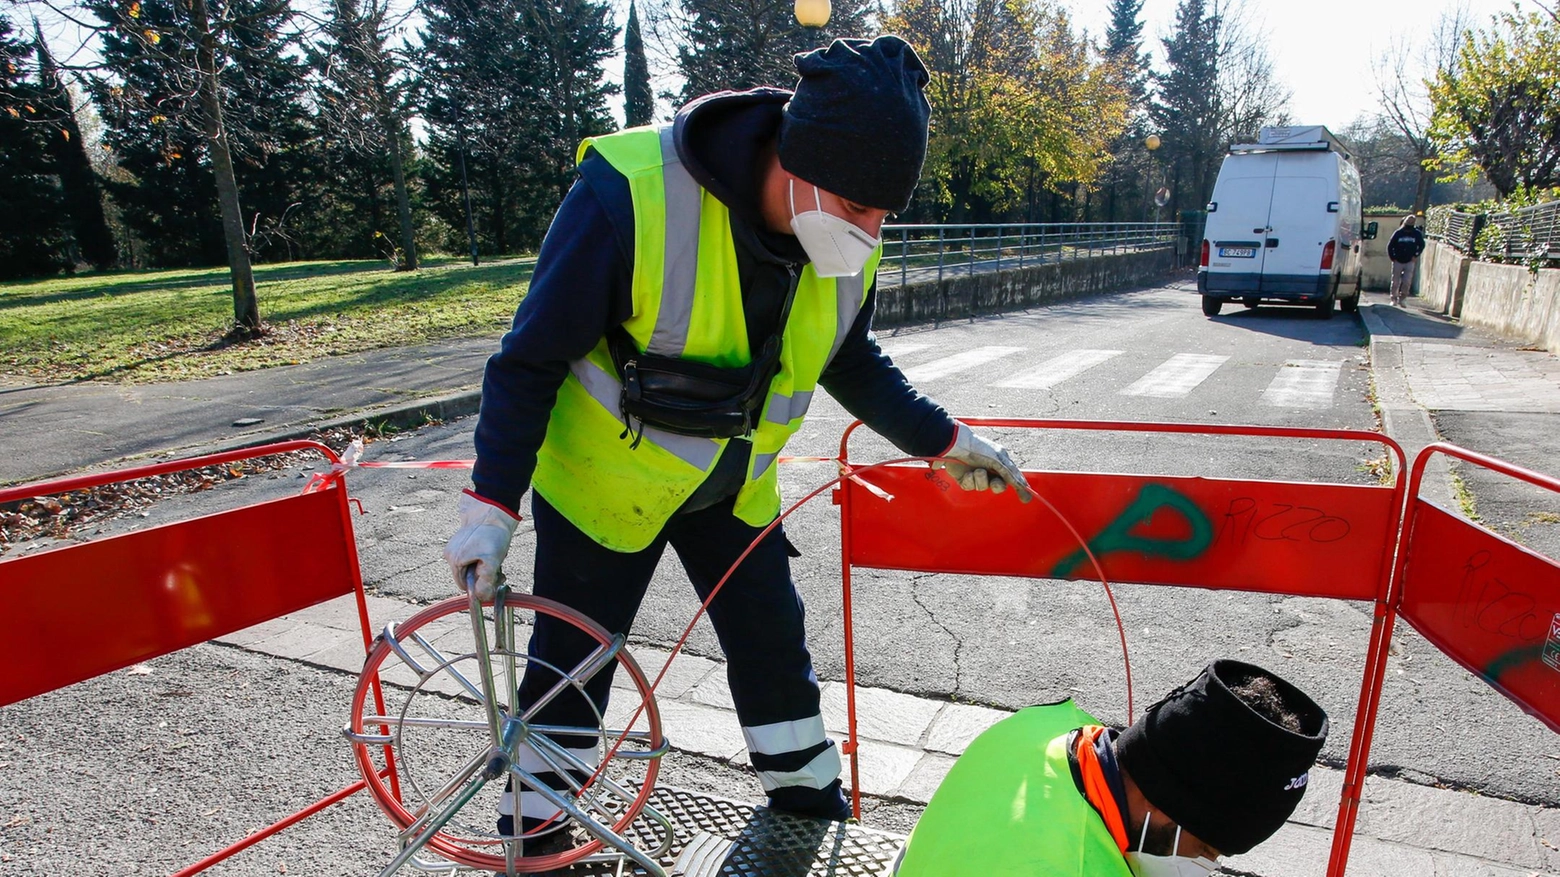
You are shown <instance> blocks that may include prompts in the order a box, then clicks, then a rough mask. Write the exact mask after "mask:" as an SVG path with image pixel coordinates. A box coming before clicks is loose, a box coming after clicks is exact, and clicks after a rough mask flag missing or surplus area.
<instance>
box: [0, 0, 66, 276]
mask: <svg viewBox="0 0 1560 877" xmlns="http://www.w3.org/2000/svg"><path fill="white" fill-rule="evenodd" d="M31 55H32V47H31V46H29V45H27V44H26V43H24V42H22V41H21V40H19V39H16V38H15V37H13V36H12V35H11V22H10V21H9V20H8V19H6V18H5V17H4V16H0V278H6V279H8V278H13V277H31V276H37V275H43V274H53V273H55V272H56V271H59V270H60V269H61V268H68V267H69V260H68V259H67V256H66V251H67V249H68V248H69V246H70V232H69V230H68V229H67V228H66V225H65V222H64V200H63V198H62V197H61V192H60V188H59V184H58V179H57V177H56V176H55V175H54V173H53V168H52V166H51V165H52V163H51V162H50V160H49V153H48V146H47V144H46V142H45V134H46V132H47V131H48V130H49V129H48V127H47V126H46V125H43V124H40V123H39V120H38V115H39V105H40V104H42V103H43V100H42V99H43V97H44V95H42V94H41V93H40V92H39V89H38V88H37V87H36V86H35V85H33V84H32V83H29V82H27V81H26V78H25V77H26V72H25V71H26V67H27V59H28V58H29V57H30V56H31Z"/></svg>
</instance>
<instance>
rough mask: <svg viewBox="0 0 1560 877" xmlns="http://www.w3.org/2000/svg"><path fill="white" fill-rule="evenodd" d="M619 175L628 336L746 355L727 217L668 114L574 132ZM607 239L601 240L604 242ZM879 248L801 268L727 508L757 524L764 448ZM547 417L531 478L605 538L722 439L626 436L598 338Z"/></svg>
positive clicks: (733, 359)
mask: <svg viewBox="0 0 1560 877" xmlns="http://www.w3.org/2000/svg"><path fill="white" fill-rule="evenodd" d="M587 149H594V150H595V151H596V153H597V154H598V155H600V156H601V157H602V158H603V159H605V160H606V161H607V162H608V163H609V164H611V165H612V167H614V168H616V169H617V170H618V172H620V173H622V174H623V176H624V177H626V178H627V179H628V185H629V191H630V193H631V195H632V198H633V205H634V268H633V285H632V299H633V315H632V316H631V317H630V318H629V319H628V321H627V322H625V323H624V324H623V327H624V328H625V329H626V330H627V331H628V334H629V335H630V336H632V338H633V339H634V343H635V344H637V345H638V347H639V349H640V350H642V351H645V352H648V353H654V354H659V355H661V356H675V357H680V358H682V359H687V360H692V361H695V362H701V363H706V364H709V365H715V366H721V367H726V368H733V367H740V366H744V365H747V364H748V363H750V362H751V361H752V356H753V352H754V350H753V348H757V347H761V346H762V344H763V340H764V339H762V338H757V339H749V338H748V337H747V328H746V324H745V321H744V318H743V311H742V288H741V283H740V281H739V279H738V272H737V255H736V244H735V242H734V241H733V239H732V235H731V216H730V214H729V212H728V211H727V209H726V206H725V205H724V204H722V203H721V202H720V200H719V199H717V198H715V196H713V195H711V194H710V193H709V192H707V191H705V190H704V189H703V188H702V187H701V186H699V184H698V183H697V182H695V181H694V179H693V177H692V176H690V175H689V173H688V171H687V170H686V169H685V168H684V167H683V166H682V163H681V161H680V160H679V159H678V157H677V150H676V148H675V147H674V145H673V142H672V128H671V126H670V125H667V126H665V127H661V128H654V127H646V128H631V129H628V130H626V131H621V132H619V133H616V134H609V135H606V136H603V137H592V138H590V139H587V140H586V141H585V142H584V143H582V144H581V145H580V150H579V159H580V160H583V159H584V157H585V151H586V150H587ZM604 245H605V244H604ZM881 256H882V249H881V248H879V250H878V251H877V252H875V253H873V255H872V257H871V258H870V259H869V260H868V261H867V267H866V269H865V270H864V271H863V272H862V273H861V274H859V275H857V276H855V277H841V278H838V279H831V278H820V277H818V276H817V275H816V274H815V273H814V272H813V269H812V266H811V265H807V266H805V267H803V268H802V269H801V270H800V277H799V279H798V281H797V283H798V285H797V290H796V297H795V300H794V301H793V303H792V305H791V315H790V318H789V319H788V320H787V321H786V325H785V328H784V332H783V334H782V336H781V344H782V349H781V353H780V366H779V370H778V372H777V373H776V374H775V377H774V379H773V380H772V381H771V382H770V385H769V389H768V396H767V398H766V399H765V400H764V407H763V413H762V415H761V417H760V419H759V424H758V427H757V428H756V429H755V430H754V431H753V433H752V435H751V436H749V439H750V440H751V441H752V443H753V452H752V454H751V455H750V456H749V462H748V471H747V478H746V481H745V483H744V484H743V486H742V489H741V490H740V491H739V492H738V494H737V499H736V507H735V514H736V516H737V517H738V518H740V519H742V520H743V521H744V522H746V523H748V524H751V525H752V526H755V527H762V526H764V525H766V524H768V523H769V522H770V521H772V520H774V518H775V516H776V515H777V514H779V511H780V488H779V482H778V480H777V479H776V476H775V460H776V458H777V457H778V456H779V454H780V450H781V448H783V447H784V446H785V443H786V440H787V439H789V438H790V437H791V434H792V433H794V432H796V430H797V428H798V427H800V426H801V424H802V418H803V416H804V415H805V414H806V412H807V407H808V405H809V404H810V403H811V401H812V396H813V392H814V391H815V390H816V389H817V384H818V376H819V375H821V374H822V373H823V369H824V367H825V366H826V365H828V363H829V360H830V359H832V358H833V357H834V354H835V353H836V352H837V351H838V350H839V348H840V345H841V344H842V343H843V342H844V340H845V336H846V333H848V332H849V331H850V328H851V325H852V324H853V323H854V322H855V320H856V316H857V315H858V314H859V313H860V312H861V308H862V306H863V305H864V304H865V303H866V298H867V290H868V289H870V288H871V287H872V281H873V278H874V276H875V275H876V272H877V265H878V261H879V259H880V258H881ZM569 372H570V373H569V376H568V378H567V379H565V381H564V383H563V386H562V387H561V388H560V389H559V391H558V400H557V402H556V403H555V404H554V406H553V409H552V415H551V419H550V420H549V421H548V423H547V437H546V439H545V440H544V441H543V443H542V447H541V449H540V450H539V451H538V453H537V461H536V474H535V476H534V477H533V478H532V484H533V485H534V486H535V488H536V491H537V493H539V494H541V495H542V496H543V497H544V498H546V500H547V502H548V503H550V504H551V505H552V506H553V507H554V508H556V509H558V510H559V511H560V512H561V513H562V514H563V515H564V517H566V518H568V519H569V521H570V522H571V523H573V524H574V525H575V526H576V527H579V528H580V529H581V530H582V531H584V532H585V533H587V534H589V535H590V536H591V538H593V539H595V540H596V541H597V542H599V543H601V544H602V545H604V546H606V547H607V548H611V549H613V550H614V551H625V552H627V551H639V550H640V549H643V548H645V547H646V546H648V545H649V544H650V543H651V542H652V541H653V540H654V539H655V537H656V534H658V533H659V532H660V531H661V528H662V527H663V526H664V525H665V524H666V522H667V520H668V519H670V518H671V516H672V514H673V513H674V512H676V511H677V509H678V508H679V507H681V506H682V504H683V501H684V500H686V499H687V498H688V497H689V496H690V495H691V494H692V493H693V491H694V490H695V489H696V488H697V487H698V486H699V484H700V483H701V482H703V481H704V479H705V477H706V476H707V475H708V474H709V473H710V471H711V470H712V469H714V467H715V462H716V460H717V459H718V458H719V456H720V453H721V451H722V450H723V449H724V448H725V445H726V442H727V441H728V440H727V439H709V438H699V437H695V436H685V435H678V434H675V433H672V432H668V431H665V430H661V429H656V428H654V427H649V428H646V429H645V430H644V436H643V438H642V440H641V441H640V442H639V444H638V447H633V442H632V441H631V440H630V439H629V438H627V437H625V436H624V426H625V424H624V422H623V419H622V414H621V410H620V401H621V393H622V384H621V382H620V380H619V376H618V373H617V369H616V367H615V366H614V365H613V363H612V356H611V354H610V352H609V350H608V346H607V340H606V339H605V338H603V339H602V340H601V341H600V342H599V343H597V345H596V347H595V349H594V350H592V351H591V352H590V353H589V354H587V355H586V356H585V358H583V359H580V360H576V361H574V362H572V363H570V367H569Z"/></svg>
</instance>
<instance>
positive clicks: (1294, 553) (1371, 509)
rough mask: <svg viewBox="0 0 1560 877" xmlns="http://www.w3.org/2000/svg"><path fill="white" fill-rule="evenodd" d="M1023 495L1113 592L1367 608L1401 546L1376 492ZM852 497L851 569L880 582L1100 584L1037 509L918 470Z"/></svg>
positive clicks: (1215, 485)
mask: <svg viewBox="0 0 1560 877" xmlns="http://www.w3.org/2000/svg"><path fill="white" fill-rule="evenodd" d="M1027 474H1028V475H1029V484H1030V486H1031V487H1032V488H1033V489H1034V490H1035V492H1036V493H1038V494H1040V495H1041V496H1043V497H1045V498H1046V499H1047V500H1049V501H1050V502H1051V503H1052V504H1053V505H1054V506H1056V509H1057V511H1058V512H1060V513H1061V515H1062V516H1063V517H1065V518H1066V519H1067V520H1068V521H1071V522H1072V524H1073V526H1074V527H1076V528H1077V529H1078V531H1079V533H1080V534H1081V535H1082V536H1083V537H1084V538H1085V539H1087V540H1088V543H1089V547H1090V549H1091V550H1092V551H1093V552H1094V554H1095V556H1096V557H1098V558H1099V560H1100V564H1101V565H1102V566H1103V567H1104V569H1105V575H1106V576H1107V577H1108V578H1109V579H1110V581H1112V582H1135V583H1143V584H1157V585H1178V586H1182V587H1194V588H1213V589H1233V590H1241V591H1259V592H1264V593H1274V594H1292V595H1296V596H1307V597H1334V598H1339V599H1346V600H1373V599H1375V598H1376V595H1377V593H1378V591H1379V590H1380V588H1381V574H1382V569H1383V565H1384V564H1385V563H1386V562H1387V560H1388V559H1389V558H1390V557H1391V551H1392V545H1393V542H1394V540H1395V537H1396V525H1397V515H1396V512H1397V507H1398V504H1399V499H1398V497H1399V494H1398V492H1397V491H1396V490H1392V489H1389V488H1382V487H1370V486H1357V485H1344V484H1308V483H1298V482H1282V481H1277V482H1275V481H1243V480H1235V479H1219V478H1180V477H1166V476H1150V475H1103V474H1092V473H1073V472H1030V473H1027ZM860 477H861V478H862V479H863V480H865V481H867V482H869V483H871V484H873V485H874V486H877V487H879V488H881V489H883V490H884V491H886V492H888V493H889V494H891V495H892V496H893V499H892V501H889V500H885V499H882V498H880V497H878V496H875V495H873V494H872V493H871V492H870V491H868V490H867V489H866V488H864V487H862V486H861V485H859V484H853V483H849V487H848V488H847V489H848V490H850V491H851V492H852V497H851V501H850V502H849V503H848V504H847V505H846V513H847V514H848V516H849V522H848V524H847V526H848V527H849V528H850V531H851V537H850V562H851V563H852V564H854V565H856V566H862V567H875V568H879V569H911V570H918V571H924V572H949V573H967V574H977V575H1005V576H1027V577H1031V578H1055V579H1097V578H1098V577H1099V576H1098V573H1097V572H1096V571H1095V570H1094V569H1093V566H1092V564H1091V563H1090V562H1089V560H1088V558H1087V556H1086V555H1085V554H1084V552H1083V550H1082V549H1081V548H1080V547H1079V545H1078V541H1077V539H1075V538H1074V537H1073V535H1072V533H1071V532H1070V531H1069V530H1068V529H1066V528H1065V527H1064V526H1063V525H1062V523H1061V522H1060V521H1059V520H1057V516H1056V514H1054V513H1053V512H1052V511H1051V510H1050V509H1049V508H1047V507H1046V506H1045V505H1043V504H1041V503H1039V502H1032V503H1029V504H1028V505H1021V504H1020V503H1019V501H1018V498H1017V496H1015V495H1012V494H1008V495H1006V496H1003V497H1001V498H1000V499H999V500H998V501H996V502H993V501H992V499H991V497H990V496H989V495H981V494H977V493H971V492H966V491H963V490H960V489H958V487H957V485H955V484H954V483H953V481H952V479H950V478H949V477H948V475H947V474H946V473H943V472H940V471H933V470H931V469H928V468H927V467H925V466H923V465H919V464H913V463H912V464H906V465H903V466H889V467H883V468H881V469H875V470H873V471H871V472H866V473H863V474H862V475H861V476H860Z"/></svg>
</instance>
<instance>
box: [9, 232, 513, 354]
mask: <svg viewBox="0 0 1560 877" xmlns="http://www.w3.org/2000/svg"><path fill="white" fill-rule="evenodd" d="M534 262H535V260H534V259H509V260H504V261H498V262H493V263H489V264H484V265H481V266H479V267H472V266H471V265H469V264H465V263H461V262H457V261H456V260H454V259H442V260H441V259H431V260H427V261H426V262H425V267H424V268H423V269H422V270H420V271H416V272H412V273H404V274H402V273H396V272H394V271H391V270H389V269H387V268H386V267H385V266H384V263H383V262H379V261H352V262H290V263H285V264H280V265H258V266H256V267H255V289H256V296H257V297H258V298H259V301H260V316H261V318H262V319H263V320H264V321H265V323H266V325H267V326H268V327H269V329H270V331H269V333H268V334H266V335H265V336H264V337H261V338H259V339H256V340H253V341H246V342H241V343H232V344H230V343H227V342H225V341H224V340H223V339H224V336H225V335H226V334H227V332H228V330H229V329H231V328H232V325H233V292H232V286H231V284H230V282H229V280H228V272H227V269H226V268H199V269H187V270H173V271H125V272H112V273H104V274H86V275H79V276H76V277H57V278H50V279H47V280H35V281H20V282H9V283H0V371H3V372H10V373H13V374H21V375H27V376H29V377H34V378H44V379H48V380H52V381H65V380H81V379H87V380H106V381H120V382H126V383H146V382H151V381H176V380H187V379H190V378H202V377H210V376H212V375H220V374H227V373H230V372H236V371H247V370H250V369H257V368H267V367H270V366H276V365H291V364H295V363H299V362H305V361H307V360H310V359H315V358H318V357H321V356H329V355H332V354H338V353H353V352H356V351H360V350H369V349H373V348H376V347H390V346H396V345H405V344H416V343H418V342H422V341H433V340H437V339H441V338H452V337H463V336H484V335H496V334H499V333H501V332H503V331H504V329H505V328H507V327H508V325H509V321H510V318H511V317H513V316H514V311H515V305H517V304H518V303H519V301H520V299H521V298H522V297H524V295H525V291H526V288H527V286H528V285H529V283H530V279H531V270H532V267H533V265H534Z"/></svg>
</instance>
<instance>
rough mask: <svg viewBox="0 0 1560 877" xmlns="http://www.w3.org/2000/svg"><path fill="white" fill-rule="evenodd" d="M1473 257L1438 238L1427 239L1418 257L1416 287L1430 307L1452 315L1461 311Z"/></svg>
mask: <svg viewBox="0 0 1560 877" xmlns="http://www.w3.org/2000/svg"><path fill="white" fill-rule="evenodd" d="M1472 261H1473V260H1472V259H1469V258H1468V257H1467V256H1464V255H1463V254H1462V253H1460V252H1458V251H1457V250H1456V249H1454V248H1452V247H1449V246H1447V245H1445V244H1443V243H1441V242H1440V241H1428V242H1426V244H1425V252H1424V255H1422V256H1420V257H1419V265H1418V269H1417V277H1416V278H1415V286H1416V288H1417V289H1418V290H1419V296H1420V297H1421V298H1423V299H1424V301H1425V304H1428V305H1429V306H1430V307H1431V308H1433V309H1435V310H1438V311H1440V312H1441V313H1443V314H1447V315H1450V316H1453V317H1456V316H1459V315H1460V314H1461V313H1462V296H1463V290H1464V286H1465V284H1466V283H1467V281H1468V266H1469V263H1471V262H1472Z"/></svg>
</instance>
